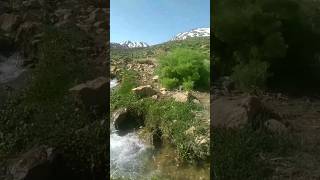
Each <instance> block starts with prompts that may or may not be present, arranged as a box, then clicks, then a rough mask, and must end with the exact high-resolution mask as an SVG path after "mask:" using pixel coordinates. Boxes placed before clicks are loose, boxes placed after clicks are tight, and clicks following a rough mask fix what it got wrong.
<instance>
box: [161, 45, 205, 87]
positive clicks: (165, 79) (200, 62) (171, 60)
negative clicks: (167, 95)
mask: <svg viewBox="0 0 320 180" xmlns="http://www.w3.org/2000/svg"><path fill="white" fill-rule="evenodd" d="M158 71H159V75H160V81H161V83H162V84H163V85H164V86H165V87H166V88H170V89H173V88H176V87H178V86H179V85H183V87H184V88H185V89H187V90H190V89H194V88H204V89H207V88H208V85H209V76H210V73H209V61H208V59H206V56H205V55H203V54H201V53H199V52H197V51H194V50H189V49H176V50H174V51H173V52H171V53H169V54H168V55H166V56H163V57H161V58H160V68H159V70H158Z"/></svg>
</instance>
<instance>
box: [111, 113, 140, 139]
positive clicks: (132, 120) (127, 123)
mask: <svg viewBox="0 0 320 180" xmlns="http://www.w3.org/2000/svg"><path fill="white" fill-rule="evenodd" d="M111 122H112V123H113V124H114V127H115V128H116V129H117V130H119V131H120V134H125V133H127V132H128V131H130V130H132V129H135V128H139V127H140V126H141V125H142V124H143V122H142V118H140V117H139V116H138V115H137V114H135V113H134V112H132V111H130V110H128V109H127V108H120V109H118V110H116V111H115V112H114V113H113V114H112V119H111Z"/></svg>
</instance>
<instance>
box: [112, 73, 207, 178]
mask: <svg viewBox="0 0 320 180" xmlns="http://www.w3.org/2000/svg"><path fill="white" fill-rule="evenodd" d="M117 85H118V81H117V79H112V80H111V81H110V88H114V87H116V86H117ZM110 130H111V134H110V175H111V178H114V179H119V178H120V179H121V178H123V179H130V180H144V179H146V180H150V179H152V177H158V178H157V179H162V180H167V179H168V180H171V179H177V180H179V179H181V180H209V179H210V178H209V177H210V175H209V165H208V164H207V165H206V166H202V167H196V166H192V165H179V160H178V158H177V153H176V152H175V148H174V147H171V146H169V145H166V146H164V147H162V148H161V149H154V148H153V147H152V146H150V145H148V144H146V143H144V142H143V141H142V140H141V139H140V138H139V136H138V135H137V133H135V132H130V133H128V134H126V135H123V136H120V135H119V134H118V133H117V130H116V129H115V128H114V126H113V124H111V125H110Z"/></svg>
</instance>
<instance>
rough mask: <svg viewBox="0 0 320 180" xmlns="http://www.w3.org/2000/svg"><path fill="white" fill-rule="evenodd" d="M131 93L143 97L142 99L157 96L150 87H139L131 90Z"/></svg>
mask: <svg viewBox="0 0 320 180" xmlns="http://www.w3.org/2000/svg"><path fill="white" fill-rule="evenodd" d="M132 92H133V93H135V94H136V95H138V96H143V97H150V96H153V95H155V94H157V92H156V91H155V90H154V89H153V88H152V87H151V85H146V86H139V87H136V88H133V89H132Z"/></svg>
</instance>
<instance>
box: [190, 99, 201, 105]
mask: <svg viewBox="0 0 320 180" xmlns="http://www.w3.org/2000/svg"><path fill="white" fill-rule="evenodd" d="M192 102H193V103H195V104H200V101H199V100H198V99H193V100H192Z"/></svg>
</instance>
